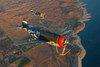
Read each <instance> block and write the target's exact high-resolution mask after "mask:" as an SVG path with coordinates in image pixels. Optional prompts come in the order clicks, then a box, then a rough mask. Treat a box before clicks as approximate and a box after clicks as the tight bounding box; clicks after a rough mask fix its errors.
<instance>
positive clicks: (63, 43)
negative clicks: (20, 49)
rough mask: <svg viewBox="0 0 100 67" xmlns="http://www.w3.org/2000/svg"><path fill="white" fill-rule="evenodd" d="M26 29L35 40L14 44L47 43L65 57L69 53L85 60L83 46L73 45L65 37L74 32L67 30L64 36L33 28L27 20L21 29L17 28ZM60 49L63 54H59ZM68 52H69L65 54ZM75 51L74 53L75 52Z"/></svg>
mask: <svg viewBox="0 0 100 67" xmlns="http://www.w3.org/2000/svg"><path fill="white" fill-rule="evenodd" d="M23 28H24V29H25V30H27V31H28V33H29V34H30V35H31V36H33V40H31V41H29V42H26V43H22V44H16V43H15V44H14V45H29V44H36V43H47V44H50V45H52V46H55V47H56V51H57V53H58V54H59V55H61V56H65V55H66V54H68V53H69V52H71V53H72V54H73V55H75V56H76V55H77V56H80V58H83V57H84V56H85V49H84V48H83V46H81V45H72V44H71V43H69V41H68V38H67V37H65V36H66V35H67V34H69V33H71V32H73V31H72V30H67V31H65V32H64V33H63V34H57V33H54V32H51V31H49V30H46V29H44V28H38V27H33V26H30V25H29V24H28V22H27V21H26V20H23V21H22V26H21V27H16V29H23ZM58 47H60V48H62V49H63V50H62V52H59V50H58ZM65 50H67V52H65ZM73 51H74V52H73Z"/></svg>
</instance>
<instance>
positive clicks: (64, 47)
mask: <svg viewBox="0 0 100 67" xmlns="http://www.w3.org/2000/svg"><path fill="white" fill-rule="evenodd" d="M65 50H66V45H65V46H64V48H63V51H62V54H64V53H65Z"/></svg>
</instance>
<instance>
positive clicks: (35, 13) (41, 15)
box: [30, 10, 45, 19]
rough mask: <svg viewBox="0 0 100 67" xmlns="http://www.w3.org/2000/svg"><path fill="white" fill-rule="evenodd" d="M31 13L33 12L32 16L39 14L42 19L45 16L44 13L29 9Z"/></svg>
mask: <svg viewBox="0 0 100 67" xmlns="http://www.w3.org/2000/svg"><path fill="white" fill-rule="evenodd" d="M30 12H31V13H32V14H34V16H39V17H41V18H42V19H44V17H45V13H41V12H34V11H32V10H31V11H30Z"/></svg>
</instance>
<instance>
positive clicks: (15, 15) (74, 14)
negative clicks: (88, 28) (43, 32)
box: [0, 0, 85, 67]
mask: <svg viewBox="0 0 100 67" xmlns="http://www.w3.org/2000/svg"><path fill="white" fill-rule="evenodd" d="M80 4H81V2H79V1H78V0H0V27H1V28H2V29H3V30H4V32H5V33H6V35H8V36H9V38H10V39H11V40H12V41H13V42H19V41H21V40H22V39H23V38H24V37H26V36H27V35H28V34H27V32H26V31H24V30H23V29H21V30H16V29H15V27H16V26H17V25H21V24H22V20H23V18H26V20H27V21H28V22H29V24H31V25H33V26H38V27H46V28H48V29H49V30H50V31H53V32H56V33H59V34H61V33H62V32H63V31H65V30H69V29H70V30H74V31H73V33H72V34H74V33H78V32H79V31H81V30H83V29H84V27H85V24H84V23H82V22H78V21H79V20H80V18H81V17H82V16H83V14H84V13H83V9H82V8H80V7H79V5H80ZM30 10H33V11H38V12H43V13H46V16H45V18H44V19H42V18H40V17H36V16H34V15H33V14H31V13H30ZM23 34H24V35H23ZM25 54H26V56H28V57H29V58H30V60H31V62H30V63H28V64H27V65H25V67H33V66H34V65H38V66H39V67H71V61H72V57H73V56H72V55H71V54H70V53H69V54H68V55H67V56H64V57H61V56H59V55H57V53H56V52H55V47H51V46H48V45H44V44H40V45H39V46H37V47H36V48H32V49H31V50H29V51H27V52H26V53H25ZM69 55H70V56H69ZM34 62H35V64H34ZM28 65H29V66H28Z"/></svg>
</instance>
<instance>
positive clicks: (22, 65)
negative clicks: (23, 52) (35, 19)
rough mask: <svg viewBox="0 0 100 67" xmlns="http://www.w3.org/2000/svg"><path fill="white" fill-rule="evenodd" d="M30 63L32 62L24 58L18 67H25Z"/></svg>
mask: <svg viewBox="0 0 100 67" xmlns="http://www.w3.org/2000/svg"><path fill="white" fill-rule="evenodd" d="M29 62H31V60H30V59H29V58H27V57H24V58H23V59H22V60H21V63H20V64H19V65H18V67H24V65H26V64H28V63H29Z"/></svg>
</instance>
